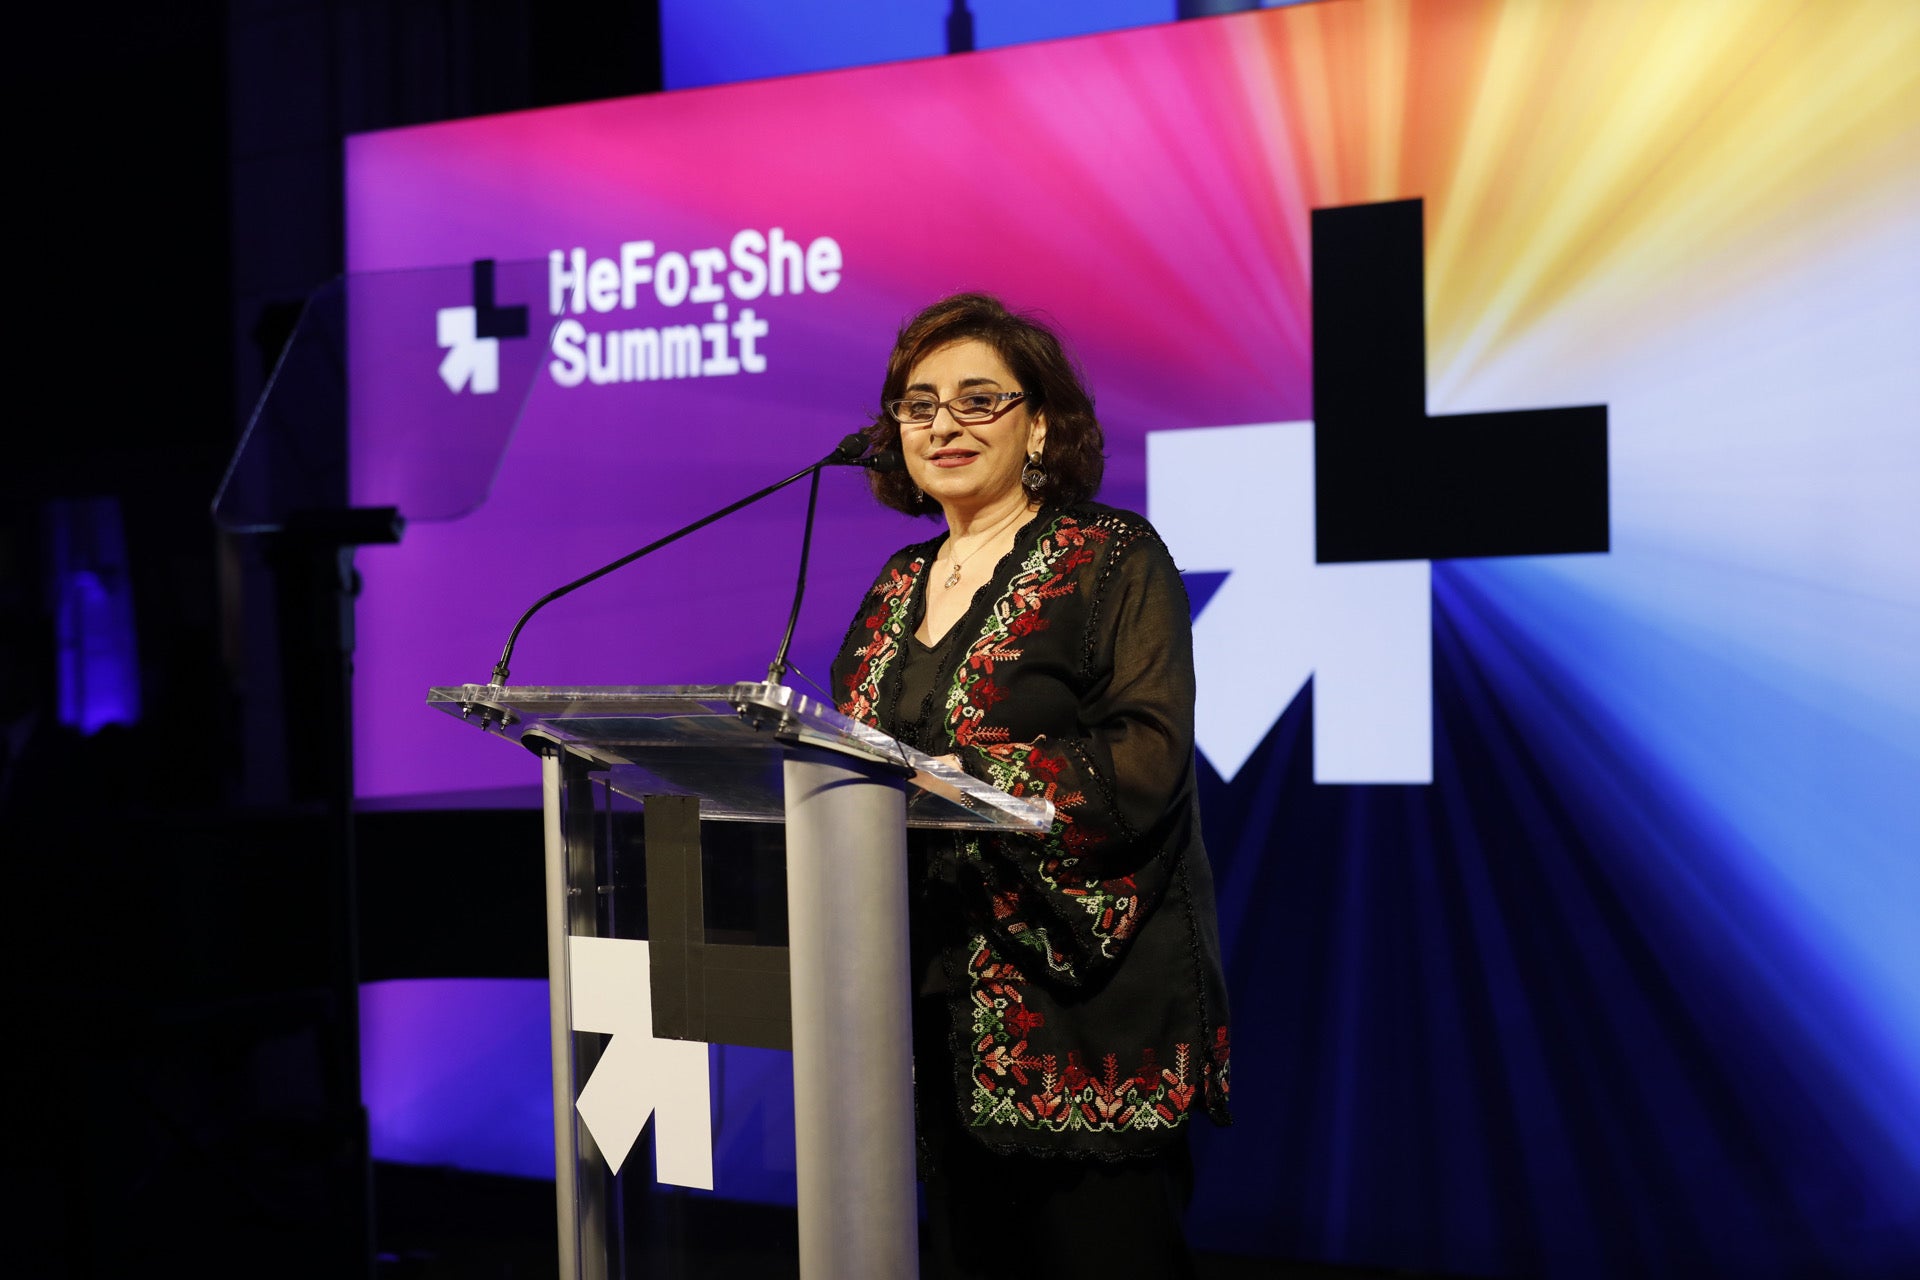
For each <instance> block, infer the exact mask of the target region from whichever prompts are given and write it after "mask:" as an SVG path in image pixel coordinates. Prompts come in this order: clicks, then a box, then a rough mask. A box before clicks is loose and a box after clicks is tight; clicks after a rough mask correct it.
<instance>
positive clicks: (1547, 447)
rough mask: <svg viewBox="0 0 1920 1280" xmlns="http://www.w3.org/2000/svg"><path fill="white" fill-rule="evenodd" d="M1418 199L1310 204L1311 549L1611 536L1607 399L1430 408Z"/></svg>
mask: <svg viewBox="0 0 1920 1280" xmlns="http://www.w3.org/2000/svg"><path fill="white" fill-rule="evenodd" d="M1424 254H1425V249H1424V244H1423V239H1422V235H1421V205H1420V201H1418V200H1397V201H1392V202H1389V203H1385V204H1365V205H1351V206H1348V207H1346V208H1340V209H1315V210H1314V211H1313V423H1314V432H1313V453H1314V468H1313V471H1314V489H1313V502H1314V516H1315V524H1316V528H1315V535H1316V551H1315V556H1314V558H1315V559H1316V560H1317V561H1319V562H1320V563H1322V564H1331V563H1339V562H1348V561H1356V560H1446V559H1455V558H1459V557H1464V556H1526V555H1563V554H1567V553H1570V552H1579V551H1605V550H1607V548H1608V523H1607V407H1606V406H1605V405H1599V404H1596V405H1579V406H1575V407H1572V408H1558V409H1513V410H1506V411H1502V412H1497V413H1458V414H1450V415H1446V416H1442V417H1429V416H1428V414H1427V336H1426V334H1427V324H1426V307H1425V299H1424V290H1425V279H1424V277H1425V270H1426V263H1425V256H1424Z"/></svg>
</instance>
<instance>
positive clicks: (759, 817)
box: [427, 683, 1053, 833]
mask: <svg viewBox="0 0 1920 1280" xmlns="http://www.w3.org/2000/svg"><path fill="white" fill-rule="evenodd" d="M427 704H428V705H429V706H432V707H437V708H439V709H440V710H442V711H444V712H446V713H447V714H449V715H451V716H454V717H456V718H458V719H461V720H465V721H466V722H467V723H469V724H472V725H474V726H476V727H478V728H480V729H482V730H483V731H485V732H487V733H490V734H493V735H494V736H495V737H500V738H506V739H508V740H509V741H514V742H519V743H522V744H523V745H526V746H529V747H533V746H537V745H538V744H539V743H540V742H541V741H543V740H544V741H547V742H552V743H555V744H557V745H559V746H561V747H563V748H565V749H566V750H567V751H569V752H571V753H573V754H576V755H579V756H583V757H585V758H587V759H589V760H591V761H593V765H592V766H591V767H592V768H593V769H594V770H595V771H601V770H604V771H605V772H606V774H607V777H608V785H610V786H611V787H612V788H613V790H614V791H615V792H617V793H619V794H620V795H623V796H626V797H628V798H629V799H633V800H640V801H644V800H645V798H646V797H647V796H650V795H695V796H699V797H700V814H701V816H702V817H703V818H715V819H729V820H733V821H746V822H778V821H780V820H782V819H783V818H784V816H785V813H786V794H785V784H784V779H783V772H782V768H781V763H782V760H783V759H784V757H785V754H786V751H787V749H789V748H792V747H814V748H818V749H821V750H825V751H832V752H837V753H839V754H841V755H845V756H851V757H854V758H856V759H861V760H867V761H871V762H873V763H875V764H879V765H882V766H885V767H886V769H887V770H888V771H891V772H894V773H897V774H898V776H899V777H901V778H902V779H910V781H909V784H908V788H907V825H908V826H909V827H946V828H958V829H969V830H1000V831H1019V832H1028V833H1039V832H1045V831H1046V830H1047V829H1048V828H1049V827H1050V826H1051V825H1052V823H1053V805H1052V803H1051V802H1050V801H1047V800H1037V799H1028V798H1023V797H1016V796H1010V795H1008V794H1007V793H1006V792H1004V791H1000V790H998V789H997V788H995V787H993V786H990V785H989V784H987V783H985V782H982V781H980V780H979V779H978V778H975V777H973V776H972V775H971V774H968V773H966V772H965V771H963V770H961V769H957V768H955V767H954V766H953V765H951V764H949V763H946V762H944V761H941V760H937V759H935V758H934V757H932V756H929V755H926V754H925V753H924V752H920V751H916V750H914V749H913V748H912V747H909V746H907V745H906V744H905V743H903V742H899V741H897V740H895V739H894V738H892V737H889V736H888V735H887V734H884V733H882V732H880V731H879V730H878V729H875V728H873V727H872V726H870V725H866V724H862V723H861V722H860V721H858V720H853V719H850V718H849V717H847V716H844V715H841V714H840V712H839V711H838V710H836V709H835V708H834V707H832V706H831V705H829V704H828V703H826V702H823V701H821V700H820V699H817V698H811V697H809V696H807V695H806V694H804V693H801V692H798V691H796V690H793V689H789V688H787V687H786V686H785V685H777V684H766V683H759V684H750V683H743V684H731V685H671V686H603V687H593V688H558V687H546V686H518V685H484V684H467V685H453V686H446V687H439V688H433V689H429V690H428V691H427Z"/></svg>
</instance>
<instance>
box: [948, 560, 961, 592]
mask: <svg viewBox="0 0 1920 1280" xmlns="http://www.w3.org/2000/svg"><path fill="white" fill-rule="evenodd" d="M947 585H948V586H950V587H957V586H959V585H960V566H959V565H958V564H955V565H954V566H953V572H952V573H950V574H948V575H947Z"/></svg>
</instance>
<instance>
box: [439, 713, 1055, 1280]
mask: <svg viewBox="0 0 1920 1280" xmlns="http://www.w3.org/2000/svg"><path fill="white" fill-rule="evenodd" d="M427 701H428V703H429V704H430V705H432V706H435V707H438V708H440V709H441V710H443V711H445V712H447V713H449V714H451V715H454V716H457V717H459V718H461V719H463V720H465V721H467V722H468V723H470V724H472V725H474V726H475V727H477V728H479V729H480V730H482V731H485V732H487V733H490V734H493V735H494V736H497V737H501V738H506V739H509V740H511V741H517V742H519V743H520V744H521V745H522V746H525V747H527V748H529V749H530V750H532V751H534V752H535V753H536V754H538V755H539V756H540V758H541V776H542V783H543V796H544V810H545V831H546V896H547V960H548V978H549V989H550V991H551V997H550V1000H551V1004H550V1016H551V1023H550V1025H551V1034H552V1051H553V1091H554V1092H553V1100H554V1139H555V1151H554V1157H555V1197H556V1203H557V1210H558V1217H559V1236H560V1241H559V1247H560V1274H561V1276H562V1277H563V1278H564V1280H574V1278H575V1277H579V1278H581V1280H607V1278H608V1277H611V1276H614V1275H616V1274H617V1268H618V1266H619V1262H618V1255H619V1248H618V1243H617V1241H616V1240H615V1239H613V1238H612V1237H613V1236H615V1235H617V1234H618V1233H617V1231H616V1232H612V1233H610V1232H609V1222H610V1220H611V1216H612V1214H614V1213H617V1212H618V1205H616V1204H611V1203H609V1201H610V1199H611V1195H610V1189H609V1182H610V1179H609V1177H608V1175H607V1165H606V1162H605V1160H604V1159H603V1158H602V1156H601V1154H600V1153H599V1151H598V1150H597V1149H596V1148H595V1146H594V1144H593V1140H592V1137H591V1135H590V1134H589V1133H588V1132H587V1131H586V1129H585V1128H584V1126H583V1125H582V1124H581V1123H580V1118H579V1116H578V1114H577V1113H576V1100H577V1099H578V1098H579V1097H580V1090H581V1088H582V1086H583V1085H584V1083H585V1081H586V1078H587V1076H588V1075H589V1074H590V1073H591V1070H592V1066H593V1062H594V1060H595V1059H597V1058H598V1055H599V1051H600V1048H601V1042H602V1040H603V1039H604V1037H601V1036H599V1035H596V1034H593V1033H581V1032H576V1031H574V1030H573V1027H574V1024H575V1019H574V1016H573V1015H574V1010H573V1000H574V989H573V980H572V973H571V968H570V962H569V951H570V944H569V939H570V938H580V937H597V936H600V934H601V930H602V926H603V923H604V919H605V912H604V911H603V909H602V907H601V905H600V904H601V900H602V897H603V893H604V889H605V887H604V886H603V885H602V884H601V883H600V873H599V871H598V870H597V868H600V867H602V866H604V865H605V864H604V862H603V861H602V859H601V858H599V857H598V856H596V855H597V850H596V845H597V844H598V843H600V842H602V841H603V840H604V838H605V837H604V835H603V834H602V832H603V828H602V826H601V824H600V823H599V822H598V821H596V815H595V812H594V805H593V799H592V795H593V789H594V788H596V787H604V788H606V789H608V790H609V791H611V792H612V793H614V794H615V795H618V796H621V797H625V798H626V799H627V800H630V801H635V802H638V803H639V804H640V805H641V806H642V808H643V818H644V822H645V827H644V830H645V843H646V866H647V882H648V908H647V924H648V928H647V936H648V947H649V951H650V954H651V967H650V983H649V985H650V987H651V997H652V1009H653V1034H654V1036H656V1037H657V1038H660V1039H673V1040H695V1041H704V1042H707V1043H721V1044H747V1045H760V1046H763V1047H780V1048H784V1047H788V1046H789V1045H790V1046H791V1048H792V1050H793V1083H794V1128H795V1146H796V1151H795V1157H796V1170H797V1175H798V1184H799V1185H798V1191H799V1228H800V1265H801V1275H802V1276H803V1277H805V1278H806V1280H857V1278H860V1277H871V1278H873V1280H899V1277H911V1276H914V1275H916V1274H918V1262H917V1228H916V1222H915V1199H914V1158H913V1107H912V1093H911V1080H912V1074H911V1073H912V1067H911V1057H910V1038H911V1037H910V1032H909V1023H910V1009H909V1002H910V999H911V995H910V989H909V984H910V974H909V972H908V958H907V867H906V829H907V828H908V827H910V826H925V827H948V828H961V829H976V830H1002V831H1019V832H1029V833H1039V832H1044V831H1046V830H1047V828H1048V827H1049V825H1050V824H1051V822H1052V819H1053V806H1052V805H1051V804H1049V803H1048V802H1046V801H1044V800H1029V799H1019V798H1015V797H1013V796H1009V795H1007V794H1005V793H1004V792H1001V791H998V790H996V789H994V788H993V787H990V786H988V785H987V784H986V783H983V782H980V781H979V780H978V779H975V778H973V777H970V776H969V775H967V774H965V773H963V772H961V771H960V770H958V769H955V768H952V767H951V766H950V765H948V764H946V763H944V762H941V761H938V760H935V759H932V758H930V757H928V756H925V755H923V754H921V753H920V752H917V751H914V750H913V749H911V748H909V747H907V746H905V745H904V744H902V743H899V742H897V741H895V740H894V739H892V738H890V737H888V736H887V735H886V734H883V733H881V732H879V731H878V730H875V729H872V728H870V727H868V726H866V725H864V724H861V723H859V722H857V721H854V720H850V719H848V718H847V717H845V716H843V715H841V714H840V713H839V712H838V711H836V710H835V709H834V708H833V707H831V706H829V705H827V704H825V703H824V702H821V701H818V700H816V699H813V698H810V697H808V696H806V695H804V694H801V693H798V692H796V691H794V690H792V689H789V688H786V687H785V686H782V685H776V684H735V685H717V686H689V687H643V688H584V689H562V688H531V687H528V688H522V687H513V686H500V685H462V686H457V687H450V688H435V689H432V690H429V692H428V695H427ZM701 819H721V820H732V821H744V822H770V823H783V824H784V825H785V829H786V850H787V853H786V856H787V932H788V946H787V947H786V948H785V950H784V952H783V951H782V950H781V949H780V948H775V947H764V946H746V945H728V944H724V943H714V942H709V941H707V939H706V938H705V935H704V930H703V926H702V923H701V921H702V916H701V895H702V889H701V874H702V873H701V861H700V835H699V822H700V820H701ZM781 979H784V980H785V985H787V988H788V990H789V991H790V996H791V998H790V1003H788V1002H783V1001H782V1000H781V999H780V998H779V987H780V985H782V984H781V981H780V980H781ZM850 1053H851V1054H857V1055H858V1056H859V1058H860V1061H861V1063H862V1066H863V1075H864V1076H866V1078H868V1079H870V1080H871V1081H872V1082H874V1084H873V1087H874V1089H875V1094H874V1095H872V1096H863V1098H862V1100H861V1102H860V1105H859V1106H857V1107H853V1106H849V1105H848V1101H847V1099H846V1098H845V1097H844V1096H843V1095H842V1094H841V1093H839V1092H837V1091H836V1089H835V1087H834V1086H835V1080H836V1075H835V1071H834V1065H835V1063H836V1062H837V1061H840V1060H843V1059H844V1058H845V1057H846V1056H847V1055H848V1054H850Z"/></svg>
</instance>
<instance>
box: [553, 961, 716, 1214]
mask: <svg viewBox="0 0 1920 1280" xmlns="http://www.w3.org/2000/svg"><path fill="white" fill-rule="evenodd" d="M567 971H568V978H569V986H568V991H569V994H570V995H571V996H572V1003H573V1029H574V1030H575V1031H599V1032H604V1033H606V1034H607V1035H610V1036H612V1037H613V1039H612V1040H610V1041H608V1042H607V1047H606V1051H605V1052H604V1053H602V1054H601V1055H600V1065H599V1066H597V1067H595V1068H594V1070H593V1075H592V1076H590V1077H589V1078H588V1080H587V1083H586V1086H585V1087H584V1088H582V1089H581V1090H580V1097H579V1099H578V1100H577V1101H576V1102H575V1103H574V1106H575V1108H576V1109H578V1110H579V1112H580V1121H581V1123H582V1124H584V1125H586V1127H587V1132H588V1133H590V1134H592V1135H593V1141H594V1143H595V1144H596V1145H597V1146H598V1147H599V1148H600V1151H601V1154H603V1155H605V1156H606V1158H607V1165H608V1167H609V1168H611V1169H612V1170H613V1171H614V1172H615V1173H618V1172H620V1165H621V1164H622V1163H623V1162H624V1161H625V1160H626V1158H627V1153H628V1152H630V1151H632V1150H633V1144H634V1143H635V1142H637V1141H639V1138H640V1131H641V1130H642V1129H644V1128H645V1127H646V1124H647V1119H648V1117H650V1116H654V1115H658V1116H659V1127H658V1129H657V1130H656V1131H655V1133H654V1154H655V1157H656V1160H657V1163H658V1166H659V1177H660V1181H662V1182H670V1183H672V1184H673V1185H674V1186H676V1187H699V1188H701V1189H702V1190H704V1191H711V1190H713V1115H712V1112H711V1110H710V1107H711V1091H710V1089H709V1085H708V1078H707V1046H706V1045H704V1044H702V1043H700V1042H699V1041H696V1040H656V1039H654V1036H653V987H652V978H651V977H650V968H649V964H648V954H647V944H646V943H644V942H638V941H634V940H632V939H629V938H568V939H567Z"/></svg>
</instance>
